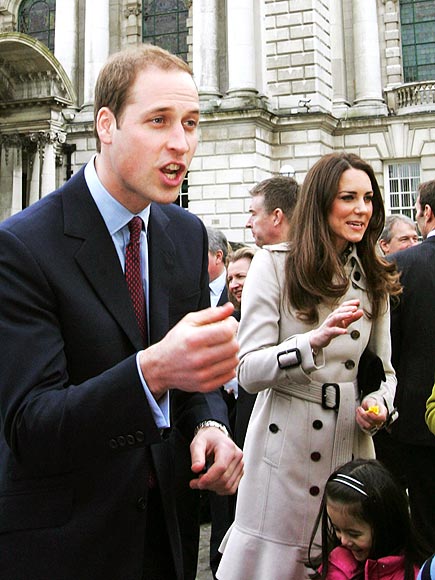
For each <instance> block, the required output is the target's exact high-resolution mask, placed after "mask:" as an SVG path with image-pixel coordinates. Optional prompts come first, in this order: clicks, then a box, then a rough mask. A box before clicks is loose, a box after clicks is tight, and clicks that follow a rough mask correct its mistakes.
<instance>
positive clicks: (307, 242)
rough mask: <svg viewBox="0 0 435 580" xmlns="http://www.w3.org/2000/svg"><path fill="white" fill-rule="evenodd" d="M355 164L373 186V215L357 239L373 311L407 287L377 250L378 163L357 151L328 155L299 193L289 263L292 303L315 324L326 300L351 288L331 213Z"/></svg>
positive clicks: (380, 218)
mask: <svg viewBox="0 0 435 580" xmlns="http://www.w3.org/2000/svg"><path fill="white" fill-rule="evenodd" d="M351 168H354V169H359V170H361V171H364V172H365V173H366V174H367V175H368V177H369V179H370V182H371V187H372V191H373V202H372V203H373V215H372V217H371V219H370V222H369V224H368V226H367V230H366V232H365V234H364V236H363V238H362V240H361V241H360V242H358V243H357V244H356V249H357V252H358V256H359V258H360V260H361V262H362V265H363V268H364V272H365V275H366V280H367V291H368V296H369V299H370V303H371V312H367V315H368V316H372V317H373V318H377V316H378V315H379V314H380V313H381V309H382V306H384V305H385V304H386V302H387V298H388V295H397V294H399V293H400V291H401V286H400V284H399V282H398V279H399V275H398V273H397V271H396V267H395V266H394V264H392V263H388V262H387V261H386V260H385V259H384V258H382V257H381V256H380V255H379V253H378V251H377V240H378V238H379V236H380V234H381V232H382V229H383V227H384V221H385V210H384V202H383V199H382V196H381V192H380V189H379V185H378V182H377V181H376V177H375V174H374V171H373V169H372V167H371V166H370V165H369V164H368V163H366V162H365V161H364V160H363V159H361V158H360V157H358V156H357V155H354V154H351V153H331V154H329V155H324V156H323V157H322V158H321V159H320V160H319V161H317V163H315V164H314V165H313V167H311V169H310V170H309V171H308V173H307V175H306V177H305V179H304V182H303V184H302V187H301V190H300V192H299V194H298V198H297V202H296V207H295V209H294V212H293V215H292V219H291V225H290V233H289V242H290V250H289V252H288V256H287V261H286V266H285V272H286V298H287V304H288V307H289V308H291V307H293V308H294V309H295V310H296V311H297V313H298V317H299V318H301V319H302V320H305V321H306V322H308V323H311V324H316V323H317V322H318V306H319V304H320V303H321V302H323V301H324V300H327V301H330V302H336V301H338V300H339V299H340V298H341V297H342V296H343V295H344V294H345V292H346V290H347V288H348V284H349V281H348V279H347V276H346V274H345V271H344V266H343V264H342V262H341V257H340V255H339V254H338V253H337V251H336V248H335V243H334V237H333V234H332V231H331V229H330V227H329V224H328V215H329V213H330V211H331V207H332V203H333V201H334V199H335V197H336V195H337V192H338V187H339V182H340V179H341V176H342V175H343V173H344V172H345V171H346V170H347V169H351ZM302 242H303V243H302Z"/></svg>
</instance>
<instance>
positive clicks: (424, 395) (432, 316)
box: [389, 236, 435, 447]
mask: <svg viewBox="0 0 435 580" xmlns="http://www.w3.org/2000/svg"><path fill="white" fill-rule="evenodd" d="M389 259H391V260H393V261H395V262H396V263H397V267H398V269H399V271H400V272H401V278H400V281H401V283H402V284H403V294H402V295H401V296H400V303H399V306H398V307H397V308H393V309H392V310H391V340H392V363H393V366H394V369H395V371H396V375H397V389H396V399H395V403H396V405H397V407H398V409H399V418H398V419H397V421H395V422H394V423H393V424H392V426H391V433H392V436H393V437H394V438H395V439H398V440H400V441H403V442H404V443H410V444H414V445H429V446H433V447H435V437H434V436H433V435H432V433H431V432H430V431H429V429H428V428H427V425H426V422H425V420H424V414H425V411H426V401H427V399H428V398H429V395H430V394H431V392H432V388H433V384H434V377H435V306H434V304H435V298H434V297H435V237H432V236H431V237H429V238H426V239H425V240H424V241H423V242H422V243H421V244H418V245H417V246H413V247H411V248H408V249H406V250H402V251H400V252H396V253H395V254H392V255H391V256H389Z"/></svg>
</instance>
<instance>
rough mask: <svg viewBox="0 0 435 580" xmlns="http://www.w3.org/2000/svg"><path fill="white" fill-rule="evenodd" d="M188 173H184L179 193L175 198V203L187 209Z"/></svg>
mask: <svg viewBox="0 0 435 580" xmlns="http://www.w3.org/2000/svg"><path fill="white" fill-rule="evenodd" d="M187 176H188V174H187V173H186V176H185V178H184V179H183V183H182V185H181V191H180V195H179V196H178V197H177V199H176V200H175V203H176V204H177V205H179V206H180V207H184V209H189V193H188V192H189V182H188V179H187Z"/></svg>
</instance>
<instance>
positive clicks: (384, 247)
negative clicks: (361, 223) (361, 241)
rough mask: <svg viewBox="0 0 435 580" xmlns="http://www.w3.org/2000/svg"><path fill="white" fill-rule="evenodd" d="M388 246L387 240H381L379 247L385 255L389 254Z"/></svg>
mask: <svg viewBox="0 0 435 580" xmlns="http://www.w3.org/2000/svg"><path fill="white" fill-rule="evenodd" d="M388 246H389V244H388V242H386V241H385V240H379V247H380V248H381V250H382V251H383V252H384V255H387V253H388Z"/></svg>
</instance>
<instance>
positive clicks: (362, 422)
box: [356, 396, 388, 435]
mask: <svg viewBox="0 0 435 580" xmlns="http://www.w3.org/2000/svg"><path fill="white" fill-rule="evenodd" d="M387 418H388V409H387V407H386V406H385V405H384V404H382V403H379V401H377V400H376V399H375V398H374V397H370V396H368V397H366V398H365V399H363V401H362V403H361V406H360V407H358V408H357V410H356V422H357V423H358V425H359V426H360V427H361V429H364V430H365V431H368V432H369V433H370V434H371V435H374V434H375V433H376V432H377V431H379V429H381V428H382V427H383V426H384V423H385V421H386V420H387Z"/></svg>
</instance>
